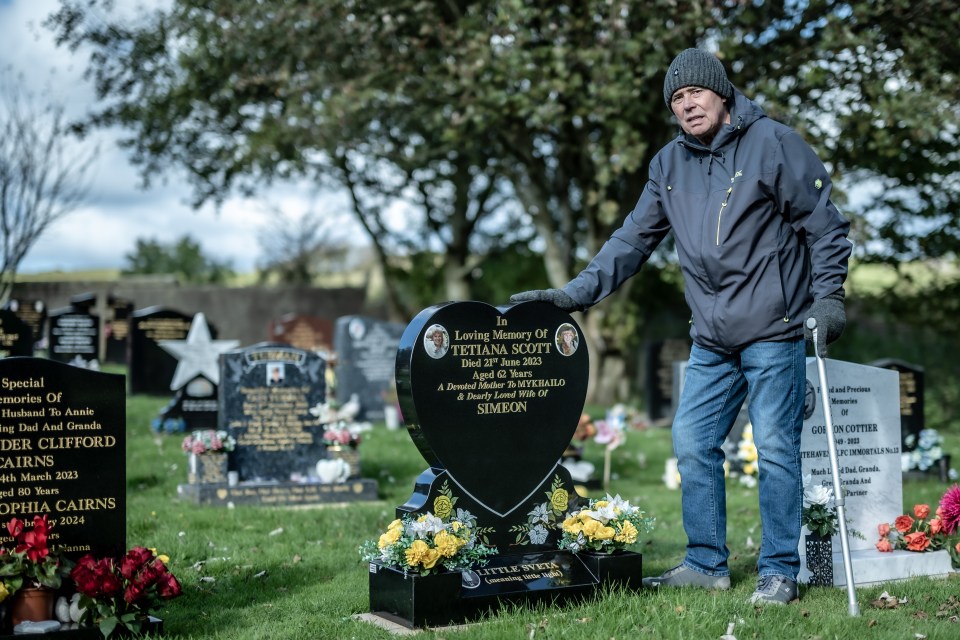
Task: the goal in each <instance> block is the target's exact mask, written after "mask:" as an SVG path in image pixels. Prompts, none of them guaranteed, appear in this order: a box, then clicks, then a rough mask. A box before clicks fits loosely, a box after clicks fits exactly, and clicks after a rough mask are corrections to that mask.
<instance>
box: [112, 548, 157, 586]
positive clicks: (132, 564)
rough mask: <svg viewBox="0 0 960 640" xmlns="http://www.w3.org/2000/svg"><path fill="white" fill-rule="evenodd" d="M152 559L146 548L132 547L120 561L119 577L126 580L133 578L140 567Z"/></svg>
mask: <svg viewBox="0 0 960 640" xmlns="http://www.w3.org/2000/svg"><path fill="white" fill-rule="evenodd" d="M151 558H153V553H152V552H151V551H150V549H147V548H146V547H134V548H133V549H130V551H128V552H127V555H125V556H124V557H123V560H121V561H120V575H122V576H123V577H124V578H126V579H127V580H130V579H131V578H133V575H134V574H135V573H136V572H137V571H139V569H140V567H142V566H143V565H144V563H146V562H147V561H149V560H150V559H151Z"/></svg>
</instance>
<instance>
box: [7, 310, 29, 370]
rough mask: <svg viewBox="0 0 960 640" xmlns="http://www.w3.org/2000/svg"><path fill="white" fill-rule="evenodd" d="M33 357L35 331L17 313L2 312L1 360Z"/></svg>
mask: <svg viewBox="0 0 960 640" xmlns="http://www.w3.org/2000/svg"><path fill="white" fill-rule="evenodd" d="M32 355H33V330H32V329H31V328H30V326H29V325H27V323H26V322H24V321H23V320H21V319H20V318H19V317H18V316H17V314H16V313H14V312H13V311H10V310H8V309H2V310H0V358H9V357H10V356H32Z"/></svg>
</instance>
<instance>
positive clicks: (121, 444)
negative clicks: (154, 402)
mask: <svg viewBox="0 0 960 640" xmlns="http://www.w3.org/2000/svg"><path fill="white" fill-rule="evenodd" d="M0 379H2V380H3V381H4V384H3V385H2V388H0V513H3V514H5V516H4V521H6V519H9V517H12V516H16V517H18V518H21V519H26V520H30V519H32V518H33V516H34V515H41V516H42V515H44V514H46V515H47V516H48V518H49V521H50V523H51V533H50V542H51V544H52V545H54V546H57V547H59V548H60V549H62V550H63V551H64V552H66V553H68V554H69V555H70V556H71V557H73V558H74V559H76V558H78V557H79V556H81V555H83V554H84V553H88V552H92V553H94V554H97V555H120V554H122V553H124V551H125V550H126V481H127V479H126V394H125V392H124V380H123V376H120V375H115V374H108V373H100V372H96V371H89V370H87V369H81V368H79V367H74V366H70V365H67V364H63V363H59V362H54V361H51V360H47V359H42V358H5V359H3V360H0Z"/></svg>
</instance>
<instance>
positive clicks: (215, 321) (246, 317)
mask: <svg viewBox="0 0 960 640" xmlns="http://www.w3.org/2000/svg"><path fill="white" fill-rule="evenodd" d="M91 293H94V294H96V295H97V306H96V307H94V308H95V309H100V315H101V317H103V316H104V315H105V309H106V300H107V298H108V297H109V296H113V297H115V298H122V299H125V300H129V301H130V302H132V303H133V308H134V310H135V311H137V310H140V309H145V308H147V307H155V306H159V307H166V308H169V309H174V310H176V311H180V312H182V313H185V314H194V313H198V312H203V314H204V315H205V316H206V318H207V322H208V323H209V324H210V325H212V326H214V327H216V329H217V335H218V337H219V338H222V339H235V340H239V341H240V343H241V346H249V345H251V344H256V343H258V342H264V341H267V340H268V339H269V336H268V331H267V328H268V326H269V324H270V321H271V320H276V319H278V318H280V317H281V316H284V315H286V314H291V313H292V314H303V315H310V316H319V317H325V318H329V319H331V320H335V319H336V318H338V317H340V316H343V315H357V314H359V315H366V316H370V317H373V318H380V319H387V318H386V312H385V310H384V308H383V306H382V305H381V304H379V303H377V302H374V303H370V302H369V301H368V300H367V294H366V291H365V290H364V289H363V288H360V287H344V288H335V289H320V288H315V287H294V286H290V287H269V288H268V287H237V288H227V287H217V286H185V285H178V284H175V283H170V282H164V281H159V282H158V281H136V280H134V281H129V282H127V281H116V282H79V281H78V282H21V283H17V284H16V285H15V286H14V288H13V293H12V295H11V298H16V299H20V300H42V301H43V302H44V303H45V304H46V306H47V310H48V312H49V311H53V310H56V309H59V308H61V307H66V306H68V305H69V304H70V300H71V298H72V297H74V296H78V295H83V294H91Z"/></svg>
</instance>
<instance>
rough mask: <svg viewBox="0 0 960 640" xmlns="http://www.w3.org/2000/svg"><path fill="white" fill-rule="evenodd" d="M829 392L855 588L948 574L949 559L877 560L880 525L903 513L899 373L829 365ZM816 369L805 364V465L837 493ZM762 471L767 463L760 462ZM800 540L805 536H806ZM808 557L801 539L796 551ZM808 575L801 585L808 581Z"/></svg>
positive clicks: (838, 579) (836, 573)
mask: <svg viewBox="0 0 960 640" xmlns="http://www.w3.org/2000/svg"><path fill="white" fill-rule="evenodd" d="M824 364H825V369H826V372H827V379H828V383H829V385H830V391H829V398H830V408H831V409H830V413H831V418H832V421H833V431H834V437H835V442H836V452H837V466H838V467H839V471H840V482H841V485H842V486H843V488H844V489H845V490H846V495H845V511H846V517H847V520H848V527H849V528H850V529H853V530H856V531H859V532H860V533H861V534H863V536H864V539H863V540H861V539H859V538H857V537H854V536H849V540H848V542H849V549H850V551H851V560H852V567H853V577H854V582H855V583H856V584H857V585H858V586H860V585H867V584H873V583H879V582H886V581H890V580H896V579H901V578H909V577H913V576H918V575H944V574H946V573H949V571H950V559H949V556H947V555H946V552H945V551H944V552H936V553H912V552H909V551H894V552H892V553H880V552H878V551H877V550H876V548H875V547H874V544H875V543H876V542H877V540H878V539H879V535H878V533H877V526H878V525H879V524H880V523H883V522H886V523H892V522H893V521H894V519H895V518H896V517H897V516H899V515H900V514H902V513H904V510H903V475H902V473H901V469H900V464H901V462H900V452H901V449H900V384H899V381H898V374H897V372H896V371H893V370H890V369H885V368H879V367H872V366H867V365H862V364H856V363H852V362H843V361H841V360H830V359H826V360H825V361H824ZM821 393H822V391H821V389H820V381H819V374H818V372H817V363H816V360H815V359H814V358H807V393H806V403H805V411H804V422H803V433H802V435H801V440H800V462H801V469H802V472H803V474H804V475H805V476H807V475H809V476H810V477H811V480H812V482H814V483H820V484H823V485H825V486H827V487H830V488H832V487H833V474H832V471H831V465H830V453H829V443H828V442H827V434H826V420H825V418H824V415H823V400H822V395H821ZM760 465H761V468H762V465H763V461H762V460H761V462H760ZM803 533H804V534H805V533H807V531H806V529H804V531H803ZM832 543H833V550H834V554H833V555H834V567H833V577H834V584H835V585H836V586H842V585H844V584H846V576H845V573H844V568H843V563H842V560H843V559H842V554H841V550H842V548H841V542H840V540H839V538H838V536H834V537H833V541H832ZM799 550H800V554H801V556H805V554H806V551H805V544H804V540H803V536H801V542H800V546H799ZM809 578H810V572H809V571H808V570H807V569H806V568H803V569H802V570H801V571H800V574H799V576H798V579H799V580H800V582H806V581H807V580H808V579H809Z"/></svg>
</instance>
